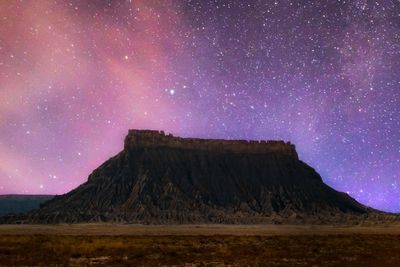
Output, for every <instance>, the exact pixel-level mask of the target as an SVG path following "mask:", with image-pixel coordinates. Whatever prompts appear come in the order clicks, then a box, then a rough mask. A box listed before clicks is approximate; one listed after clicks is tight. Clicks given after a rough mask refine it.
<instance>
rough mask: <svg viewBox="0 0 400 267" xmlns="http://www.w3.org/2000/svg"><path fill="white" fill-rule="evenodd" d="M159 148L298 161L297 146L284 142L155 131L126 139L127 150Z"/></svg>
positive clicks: (132, 134) (133, 132)
mask: <svg viewBox="0 0 400 267" xmlns="http://www.w3.org/2000/svg"><path fill="white" fill-rule="evenodd" d="M159 147H168V148H177V149H191V150H207V151H217V152H236V153H257V154H258V153H276V154H284V155H289V156H293V157H294V158H296V159H298V155H297V152H296V147H295V145H293V144H291V143H290V142H287V143H286V142H284V141H247V140H223V139H200V138H182V137H175V136H173V135H172V134H165V133H164V131H154V130H129V133H128V135H127V136H126V138H125V144H124V148H125V149H126V150H129V149H135V148H159Z"/></svg>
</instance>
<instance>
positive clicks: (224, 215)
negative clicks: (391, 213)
mask: <svg viewBox="0 0 400 267" xmlns="http://www.w3.org/2000/svg"><path fill="white" fill-rule="evenodd" d="M368 213H369V209H367V208H366V207H364V206H363V205H361V204H359V203H357V202H356V201H355V200H353V199H352V198H350V197H349V196H347V195H346V194H344V193H340V192H337V191H335V190H333V189H332V188H330V187H328V186H327V185H325V184H324V183H323V182H322V179H321V177H320V176H319V175H318V173H316V172H315V170H314V169H312V168H311V167H309V166H308V165H307V164H305V163H303V162H302V161H300V160H299V159H298V156H297V153H296V150H295V147H294V145H292V144H290V143H285V142H282V141H267V142H257V141H250V142H248V141H226V140H202V139H185V138H178V137H173V136H171V135H165V134H164V133H163V132H158V131H139V130H131V131H129V134H128V136H127V137H126V139H125V145H124V150H123V151H122V152H120V153H119V154H118V155H116V156H115V157H113V158H111V159H109V160H108V161H106V162H105V163H104V164H102V165H101V166H100V167H99V168H97V169H96V170H95V171H94V172H93V173H92V174H91V175H90V176H89V178H88V181H87V182H86V183H84V184H82V185H81V186H79V187H78V188H76V189H75V190H73V191H71V192H69V193H67V194H65V195H62V196H58V197H55V198H54V199H52V200H50V201H48V202H46V203H45V204H44V205H43V207H42V208H41V209H40V210H38V211H36V212H34V213H32V214H30V216H29V218H28V220H27V221H28V222H40V223H43V222H45V223H61V222H69V223H74V222H97V221H108V222H110V221H111V222H129V223H149V224H161V223H286V222H290V223H296V222H324V221H326V222H330V221H343V220H348V218H349V217H352V218H353V217H354V218H359V217H360V216H367V214H368Z"/></svg>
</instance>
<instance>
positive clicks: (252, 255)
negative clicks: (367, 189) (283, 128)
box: [0, 224, 400, 266]
mask: <svg viewBox="0 0 400 267" xmlns="http://www.w3.org/2000/svg"><path fill="white" fill-rule="evenodd" d="M0 265H1V266H18V265H24V266H26V265H68V266H87V265H94V266H400V225H390V226H379V227H378V226H373V227H372V226H371V227H368V226H352V227H337V226H277V225H263V226H259V225H257V226H237V225H235V226H233V225H232V226H222V225H190V226H175V225H171V226H142V225H111V224H81V225H2V226H0Z"/></svg>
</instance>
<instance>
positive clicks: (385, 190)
mask: <svg viewBox="0 0 400 267" xmlns="http://www.w3.org/2000/svg"><path fill="white" fill-rule="evenodd" d="M130 128H136V129H147V128H148V129H158V130H165V131H166V132H170V133H172V134H174V135H178V136H183V137H203V138H226V139H232V138H234V139H257V140H259V139H283V140H287V141H291V142H293V143H295V144H296V146H297V150H298V152H299V155H300V157H301V159H303V160H304V161H305V162H307V163H308V164H310V165H311V166H313V167H315V168H316V169H317V171H318V172H319V173H320V174H321V175H322V177H323V179H324V181H325V182H326V183H327V184H329V185H331V186H333V187H334V188H335V189H337V190H340V191H344V192H348V193H349V194H350V195H351V196H353V197H355V198H356V199H357V200H359V201H361V202H362V203H364V204H367V205H370V206H372V207H375V208H379V209H383V210H387V211H400V180H399V179H400V2H399V1H397V0H381V1H367V0H354V1H351V0H349V1H334V0H329V1H324V0H322V1H289V0H283V1H280V0H276V1H268V0H267V1H260V0H258V1H256V0H250V1H239V0H237V1H222V0H221V1H218V0H213V1H212V0H192V1H190V0H186V1H179V0H175V1H172V0H163V1H161V0H160V1H149V0H138V1H136V0H132V1H129V0H128V1H122V0H121V1H111V0H108V1H106V0H104V1H101V0H98V1H93V0H76V1H67V0H65V1H62V0H58V1H54V0H53V1H47V0H37V1H33V0H32V1H28V0H26V1H23V0H21V1H17V0H10V1H1V2H0V194H6V193H20V194H25V193H30V194H47V193H49V194H62V193H65V192H67V191H69V190H71V189H72V188H74V187H76V186H78V185H79V184H81V183H82V182H84V181H86V179H87V176H88V174H89V173H90V172H91V171H92V170H93V169H94V168H95V167H97V166H98V165H99V164H101V163H102V162H103V161H104V160H106V159H108V158H109V157H111V156H112V155H114V154H116V153H117V152H118V151H120V150H121V149H122V147H123V138H124V136H125V135H126V133H127V131H128V129H130Z"/></svg>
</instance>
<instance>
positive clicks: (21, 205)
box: [0, 195, 54, 215]
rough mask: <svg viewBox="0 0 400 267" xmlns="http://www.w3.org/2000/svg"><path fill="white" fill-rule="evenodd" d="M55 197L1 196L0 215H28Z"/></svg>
mask: <svg viewBox="0 0 400 267" xmlns="http://www.w3.org/2000/svg"><path fill="white" fill-rule="evenodd" d="M53 197H54V196H51V195H0V215H5V214H10V213H13V214H21V213H27V212H29V211H31V210H34V209H38V208H39V206H40V204H41V203H43V202H45V201H47V200H50V199H51V198H53Z"/></svg>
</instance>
